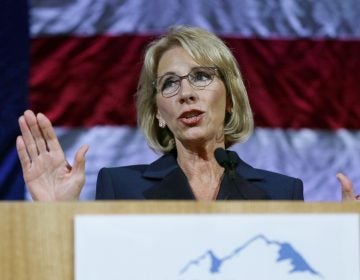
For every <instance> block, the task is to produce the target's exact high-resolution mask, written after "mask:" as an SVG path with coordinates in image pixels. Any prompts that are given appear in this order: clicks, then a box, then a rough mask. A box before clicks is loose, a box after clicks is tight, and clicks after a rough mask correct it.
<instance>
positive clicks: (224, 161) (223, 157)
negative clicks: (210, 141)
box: [214, 148, 229, 168]
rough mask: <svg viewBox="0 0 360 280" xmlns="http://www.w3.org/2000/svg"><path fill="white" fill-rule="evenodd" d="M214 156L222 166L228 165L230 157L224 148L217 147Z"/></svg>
mask: <svg viewBox="0 0 360 280" xmlns="http://www.w3.org/2000/svg"><path fill="white" fill-rule="evenodd" d="M214 156H215V159H216V161H217V162H218V164H220V166H222V167H225V168H227V167H228V162H229V157H228V154H227V153H226V151H225V150H224V149H223V148H217V149H216V150H215V152H214Z"/></svg>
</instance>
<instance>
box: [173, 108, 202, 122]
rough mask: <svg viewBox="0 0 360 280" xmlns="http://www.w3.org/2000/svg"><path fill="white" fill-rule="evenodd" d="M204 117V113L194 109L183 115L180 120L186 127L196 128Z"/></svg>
mask: <svg viewBox="0 0 360 280" xmlns="http://www.w3.org/2000/svg"><path fill="white" fill-rule="evenodd" d="M203 115H204V112H203V111H200V110H196V109H193V110H188V111H185V112H183V113H181V114H180V116H179V117H178V119H179V120H180V121H181V122H182V123H183V124H185V125H188V126H195V125H197V124H198V123H200V121H201V119H202V117H203Z"/></svg>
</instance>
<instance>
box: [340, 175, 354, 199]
mask: <svg viewBox="0 0 360 280" xmlns="http://www.w3.org/2000/svg"><path fill="white" fill-rule="evenodd" d="M336 177H337V178H338V180H339V182H340V185H341V195H342V200H355V199H356V197H355V195H354V192H353V185H352V182H351V180H350V179H349V178H348V177H347V176H345V175H344V174H343V173H337V174H336Z"/></svg>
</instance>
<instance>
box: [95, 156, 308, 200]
mask: <svg viewBox="0 0 360 280" xmlns="http://www.w3.org/2000/svg"><path fill="white" fill-rule="evenodd" d="M236 174H237V175H236V177H235V178H234V177H230V176H228V174H227V173H225V175H224V177H223V180H222V182H221V185H220V190H219V194H218V196H217V199H218V200H224V199H229V200H237V199H254V200H259V199H273V200H304V196H303V183H302V181H301V180H299V179H296V178H293V177H289V176H285V175H281V174H278V173H274V172H270V171H266V170H261V169H255V168H253V167H251V166H250V165H249V164H247V163H245V162H244V161H242V160H241V159H240V161H239V164H238V166H237V168H236ZM96 199H99V200H104V199H140V200H141V199H178V200H181V199H195V197H194V195H193V193H192V191H191V188H190V186H189V183H188V181H187V178H186V176H185V174H184V172H183V171H182V170H181V168H180V167H179V165H178V164H177V161H176V155H174V154H172V153H170V154H166V155H164V156H162V157H161V158H159V159H158V160H156V161H154V162H153V163H151V164H149V165H132V166H123V167H114V168H102V169H101V170H100V172H99V175H98V179H97V185H96Z"/></svg>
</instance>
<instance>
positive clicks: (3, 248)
mask: <svg viewBox="0 0 360 280" xmlns="http://www.w3.org/2000/svg"><path fill="white" fill-rule="evenodd" d="M249 213H252V214H267V215H268V214H299V213H303V214H310V213H312V214H319V213H323V214H334V213H336V214H344V213H355V214H357V215H359V214H360V204H359V203H356V202H349V203H308V202H275V201H270V202H257V201H247V202H244V201H233V202H229V201H226V202H225V201H224V202H208V203H205V202H187V201H133V202H129V201H126V202H125V201H109V202H108V201H107V202H103V201H95V202H64V203H43V202H3V203H0V223H1V227H0V238H1V239H0V279H2V280H7V279H16V280H21V279H29V280H32V279H34V280H49V279H52V280H57V279H59V280H64V279H73V278H74V217H75V216H76V215H81V214H95V215H96V214H125V215H126V214H249Z"/></svg>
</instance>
